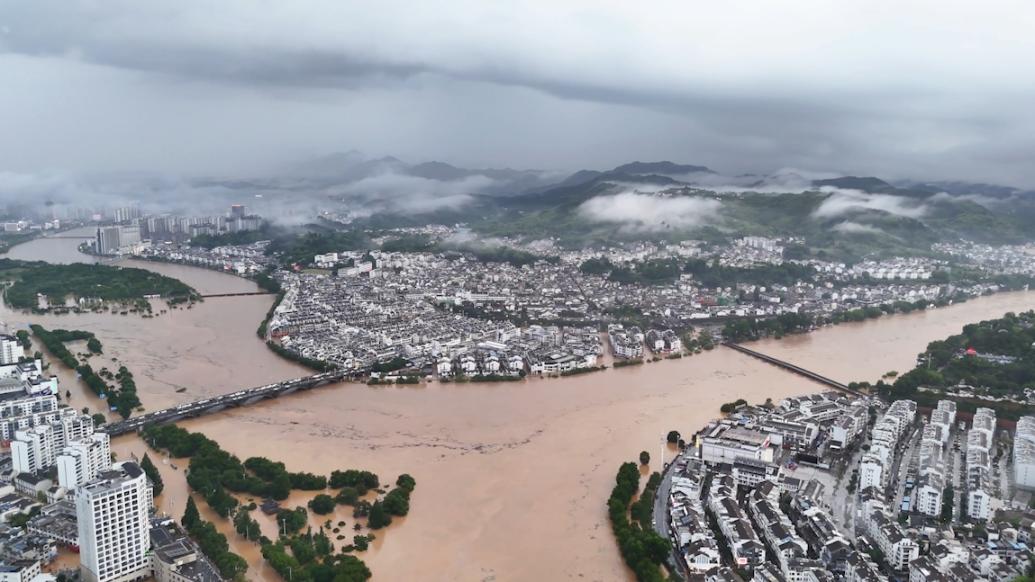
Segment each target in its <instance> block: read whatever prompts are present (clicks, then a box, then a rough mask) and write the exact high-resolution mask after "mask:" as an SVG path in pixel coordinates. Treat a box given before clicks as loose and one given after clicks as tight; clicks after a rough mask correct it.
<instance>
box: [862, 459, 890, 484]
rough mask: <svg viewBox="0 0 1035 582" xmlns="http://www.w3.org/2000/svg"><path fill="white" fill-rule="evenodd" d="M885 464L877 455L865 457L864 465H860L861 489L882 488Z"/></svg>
mask: <svg viewBox="0 0 1035 582" xmlns="http://www.w3.org/2000/svg"><path fill="white" fill-rule="evenodd" d="M883 476H884V463H882V462H881V460H880V457H878V456H877V455H869V454H867V455H863V459H862V463H860V465H859V489H860V490H863V489H866V488H867V487H877V488H880V487H881V486H882V485H883V484H884V481H883Z"/></svg>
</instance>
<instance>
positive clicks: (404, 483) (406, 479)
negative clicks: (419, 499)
mask: <svg viewBox="0 0 1035 582" xmlns="http://www.w3.org/2000/svg"><path fill="white" fill-rule="evenodd" d="M395 486H396V487H400V488H402V489H406V490H407V491H413V489H414V488H415V487H416V486H417V480H416V479H414V478H413V477H411V476H410V475H409V474H408V473H403V474H402V475H399V478H398V479H396V480H395Z"/></svg>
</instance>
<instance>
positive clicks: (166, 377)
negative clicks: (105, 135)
mask: <svg viewBox="0 0 1035 582" xmlns="http://www.w3.org/2000/svg"><path fill="white" fill-rule="evenodd" d="M75 245H76V242H75V241H74V240H68V239H63V240H57V239H54V240H37V241H32V242H29V243H26V244H24V245H20V246H18V247H15V248H14V249H13V250H12V251H11V253H10V256H11V257H12V258H23V259H40V260H49V261H55V262H57V261H64V262H67V261H73V260H81V255H78V254H77V253H76V251H75ZM135 266H143V267H145V268H150V269H153V270H155V271H159V272H162V273H165V274H168V275H170V276H174V277H178V278H180V279H181V280H183V281H184V282H186V283H188V284H190V285H192V286H194V287H195V288H196V289H198V290H200V291H203V292H217V291H224V292H225V291H230V290H235V291H236V290H242V289H252V288H254V286H253V285H252V284H251V283H250V282H248V281H244V280H241V279H238V278H235V277H232V276H229V275H224V274H221V273H216V272H212V271H206V270H202V269H196V268H191V267H179V266H173V265H161V264H152V263H143V264H135ZM270 302H271V298H270V297H267V296H252V297H234V298H221V299H209V300H206V301H205V302H203V303H201V304H198V305H195V306H194V307H193V308H192V309H190V310H176V311H172V312H170V313H169V314H166V315H162V316H160V317H157V318H155V319H142V318H139V317H134V316H113V315H92V314H91V315H75V316H71V315H69V316H46V317H31V316H27V315H25V314H20V313H11V312H10V311H8V310H5V311H3V312H2V314H0V319H2V320H3V321H4V322H6V323H7V324H8V325H9V326H11V327H12V328H13V327H15V326H19V325H24V324H25V323H27V322H29V321H39V322H40V323H41V324H43V325H45V326H54V327H56V326H64V327H69V328H82V329H89V330H91V331H94V332H95V333H96V334H97V336H98V338H99V339H100V340H101V341H102V342H103V344H104V347H105V357H117V358H118V359H119V361H121V362H124V363H125V364H126V365H127V366H129V367H130V369H131V370H132V371H133V372H134V374H135V375H136V377H137V379H138V386H139V392H140V397H141V400H143V402H144V403H145V405H146V406H147V407H148V408H151V409H153V408H158V407H164V406H168V405H170V404H176V403H180V402H184V401H188V400H194V399H198V398H203V397H205V396H208V395H212V394H219V393H226V392H233V391H235V390H238V389H240V388H244V387H249V386H254V385H259V384H264V383H268V382H270V381H272V380H278V379H284V378H290V377H296V376H300V375H304V374H306V373H307V372H306V371H305V370H304V369H302V368H300V367H298V366H296V365H294V364H291V363H289V362H286V361H284V360H281V359H279V358H278V357H277V356H276V355H274V354H273V353H271V352H269V351H267V350H266V348H265V346H264V345H263V344H262V342H261V341H260V340H259V339H258V338H257V337H256V335H255V329H256V327H257V325H258V323H259V321H260V320H261V318H262V317H263V315H264V314H265V312H266V310H267V309H268V308H269V305H270ZM1033 307H1035V293H1031V292H1028V293H1012V294H1002V295H997V296H992V297H986V298H981V299H977V300H974V301H971V302H968V303H965V304H961V305H957V306H953V307H950V308H946V309H940V310H935V311H928V312H922V313H913V314H909V315H900V316H894V317H888V318H883V319H880V320H875V321H869V322H864V323H858V324H847V325H842V326H838V327H832V328H827V329H823V330H820V331H818V332H816V333H813V334H811V335H808V336H796V337H791V338H787V339H784V340H782V341H766V342H759V343H757V344H755V345H754V346H752V347H755V348H756V349H758V350H760V351H763V352H766V353H770V354H773V355H775V356H777V357H780V358H783V359H786V360H789V361H791V362H794V363H796V364H799V365H801V366H803V367H805V368H809V369H812V370H815V371H817V372H819V373H821V374H823V375H826V376H829V377H831V378H835V379H838V380H842V381H845V382H848V381H853V380H870V381H874V380H876V379H877V378H879V377H880V376H881V375H882V374H884V373H885V372H887V371H889V370H898V371H904V370H907V369H909V368H910V367H911V365H912V362H913V360H914V358H915V356H916V354H917V353H918V352H920V351H921V350H923V348H924V346H925V345H926V344H927V343H928V342H929V341H931V340H933V339H937V338H941V337H944V336H946V335H949V334H951V333H954V332H957V331H958V330H959V329H960V328H961V327H962V326H963V325H964V324H965V323H968V322H972V321H977V320H980V319H987V318H991V317H998V316H1000V315H1002V314H1003V313H1005V312H1007V311H1020V310H1026V309H1031V308H1033ZM70 385H71V383H66V386H70ZM184 388H185V389H186V390H185V391H182V392H178V391H177V390H178V389H184ZM819 388H820V387H818V386H817V385H815V384H812V383H810V382H808V381H807V380H804V379H802V378H798V377H796V376H793V375H791V374H789V373H786V372H783V371H780V370H778V369H776V368H774V367H772V366H769V365H766V364H763V363H762V362H759V361H757V360H754V359H751V358H748V357H746V356H744V355H741V354H738V353H736V352H733V351H732V350H726V349H721V348H720V349H716V350H714V351H712V352H708V353H705V354H702V355H699V356H693V357H689V358H684V359H682V360H672V361H667V360H666V361H662V362H657V363H651V364H645V365H643V366H636V367H631V368H623V369H618V370H608V371H606V372H600V373H594V374H588V375H584V376H576V377H570V378H564V379H559V380H529V381H526V382H522V383H501V384H444V385H442V384H431V385H426V386H405V387H369V386H366V385H359V384H342V385H338V386H331V387H325V388H321V389H319V390H316V391H313V392H309V393H302V394H297V395H292V396H289V397H285V398H281V399H278V400H274V401H270V402H265V403H261V404H257V405H255V406H251V407H248V408H245V409H240V410H235V411H227V412H224V413H220V414H217V415H213V416H210V417H206V418H203V419H198V420H194V421H189V422H185V423H183V425H184V426H185V427H186V428H188V429H190V430H196V431H202V432H204V433H205V434H207V435H209V436H210V437H212V438H214V439H215V440H217V441H219V442H220V443H221V444H222V445H223V447H224V448H226V449H227V450H230V451H232V452H233V453H235V454H237V455H239V456H241V457H242V458H243V457H248V456H252V455H263V456H267V457H271V458H274V459H278V460H282V461H284V462H285V463H287V465H288V466H289V468H291V469H292V470H306V471H313V472H318V473H324V474H327V473H329V472H330V471H331V470H333V469H345V468H365V469H370V470H373V471H375V472H377V473H378V474H379V475H381V477H382V480H391V481H394V479H395V477H396V475H398V474H399V473H403V472H406V473H410V474H412V475H413V476H414V477H415V478H416V480H417V489H416V491H415V492H414V494H413V498H412V503H411V512H410V515H409V516H408V517H407V518H406V519H405V520H400V521H402V522H403V523H394V524H393V525H392V526H391V527H389V528H388V529H387V530H386V531H384V532H378V540H377V541H376V542H375V544H374V545H373V546H372V548H371V550H370V551H368V552H366V553H365V554H363V555H362V556H363V559H364V560H365V561H366V562H367V563H368V564H369V565H370V567H371V569H372V570H373V572H374V576H375V579H379V580H463V581H466V580H498V581H503V580H508V581H509V580H550V581H552V580H586V581H594V580H600V581H611V580H631V579H632V576H631V574H630V573H629V572H628V571H627V570H626V569H625V568H624V566H623V565H622V562H621V558H620V557H619V555H618V552H617V548H616V547H615V544H614V541H613V538H612V536H611V532H610V530H609V526H608V524H607V516H606V508H605V504H604V503H605V500H606V499H607V496H608V495H609V493H610V489H611V487H612V485H613V478H614V474H615V472H616V470H617V468H618V465H619V464H620V463H622V462H623V461H626V460H633V459H634V458H635V457H636V456H637V454H638V453H639V451H641V450H647V451H648V452H650V453H651V456H652V463H653V465H654V467H655V468H658V467H660V457H661V456H662V455H666V456H671V452H668V451H666V450H665V449H664V445H663V439H664V436H665V434H666V433H667V432H668V431H669V430H672V429H677V430H680V431H683V432H684V433H690V432H693V431H695V430H697V429H698V428H699V427H700V426H701V425H702V424H704V423H705V422H706V421H707V420H708V419H710V418H712V417H714V416H716V415H717V414H718V409H719V406H720V405H721V404H722V403H723V402H727V401H730V400H735V399H737V398H745V399H747V400H748V401H750V402H759V403H760V402H763V401H765V399H766V398H773V399H774V400H779V399H780V398H782V397H785V396H788V395H793V394H801V393H806V392H811V391H815V390H817V389H819ZM73 394H74V395H73V398H72V405H74V406H80V404H79V401H77V399H82V401H83V402H84V404H81V405H82V406H87V405H89V403H88V402H87V401H88V399H89V396H88V395H87V394H84V393H82V390H73ZM115 449H116V451H117V452H118V454H119V455H121V456H123V458H124V457H126V456H128V455H130V454H133V453H135V454H137V455H140V454H143V452H144V450H145V447H144V446H143V444H142V443H141V441H140V440H139V439H136V438H134V437H123V438H120V439H118V440H117V442H116V443H115ZM152 456H154V455H152ZM155 460H156V462H159V466H160V467H161V469H162V471H163V474H165V475H166V478H165V482H166V493H165V494H164V495H163V496H162V499H161V500H160V505H161V509H162V510H163V511H166V512H169V513H171V514H173V515H176V516H179V515H180V514H182V511H183V505H184V503H185V499H186V485H185V483H184V479H183V475H182V472H183V471H182V469H183V466H185V465H186V462H185V461H182V460H181V461H179V462H178V463H177V461H175V460H174V461H172V462H173V463H177V464H178V465H179V469H178V470H177V469H173V468H172V466H171V465H169V464H164V463H161V462H160V460H159V459H155ZM306 498H307V497H306ZM296 501H297V502H298V503H300V504H301V503H304V501H305V498H303V497H301V496H299V497H298V499H297V500H291V501H290V502H289V505H290V504H291V503H295V502H296ZM257 517H260V516H257ZM324 519H326V518H321V519H320V520H316V519H314V520H313V522H314V524H317V523H320V522H322V521H323V520H324ZM339 520H340V521H345V522H346V523H347V525H348V528H349V531H347V534H348V536H349V538H350V539H351V535H352V532H351V531H350V530H351V526H352V525H353V523H354V520H353V519H352V518H351V515H346V514H345V513H342V514H341V515H336V516H334V517H333V521H334V522H335V523H337V521H339ZM263 526H264V528H265V530H266V531H267V533H268V534H273V533H274V532H275V531H276V526H275V524H272V523H270V522H269V521H268V520H267V521H265V522H264V523H263ZM221 527H223V531H224V532H226V533H227V534H228V537H229V538H230V539H231V543H232V544H233V546H234V549H235V550H236V551H238V552H239V553H241V554H242V555H244V556H245V557H246V558H248V559H249V562H250V563H251V564H252V567H251V569H250V571H249V575H248V577H249V579H254V580H275V579H276V578H277V577H276V574H273V573H272V572H270V571H269V569H268V568H266V567H264V566H262V564H261V560H260V559H259V556H258V552H257V550H256V549H255V546H254V545H253V544H249V543H247V542H246V541H245V540H243V539H240V538H239V537H238V536H236V534H233V532H232V531H231V530H230V528H229V527H228V524H223V525H222V526H221ZM332 539H334V536H332Z"/></svg>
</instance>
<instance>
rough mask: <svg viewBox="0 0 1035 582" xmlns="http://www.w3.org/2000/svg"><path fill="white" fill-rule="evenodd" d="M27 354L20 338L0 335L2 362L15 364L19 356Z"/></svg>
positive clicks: (0, 357)
mask: <svg viewBox="0 0 1035 582" xmlns="http://www.w3.org/2000/svg"><path fill="white" fill-rule="evenodd" d="M24 356H25V350H24V349H23V348H22V344H21V343H20V342H19V341H18V338H16V337H14V336H13V335H7V334H3V335H0V364H3V365H7V364H15V363H17V362H18V358H21V357H24Z"/></svg>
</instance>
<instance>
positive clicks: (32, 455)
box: [11, 424, 54, 474]
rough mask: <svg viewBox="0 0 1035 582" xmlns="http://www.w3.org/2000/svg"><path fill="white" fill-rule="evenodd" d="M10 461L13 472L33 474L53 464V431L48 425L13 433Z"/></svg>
mask: <svg viewBox="0 0 1035 582" xmlns="http://www.w3.org/2000/svg"><path fill="white" fill-rule="evenodd" d="M14 439H15V440H13V441H11V461H12V462H13V463H14V472H15V474H17V473H35V472H37V471H42V470H44V469H46V468H48V467H50V466H52V465H53V464H54V430H53V429H52V428H51V426H50V425H46V424H45V425H42V426H34V427H32V428H28V429H25V430H19V431H17V432H15V433H14Z"/></svg>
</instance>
